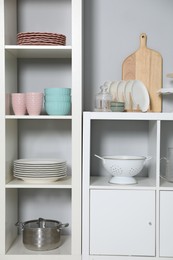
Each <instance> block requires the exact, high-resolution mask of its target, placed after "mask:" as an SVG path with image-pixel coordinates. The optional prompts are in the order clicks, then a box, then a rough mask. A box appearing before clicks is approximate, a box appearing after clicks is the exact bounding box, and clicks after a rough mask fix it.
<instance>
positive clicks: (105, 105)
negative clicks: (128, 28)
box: [95, 85, 112, 112]
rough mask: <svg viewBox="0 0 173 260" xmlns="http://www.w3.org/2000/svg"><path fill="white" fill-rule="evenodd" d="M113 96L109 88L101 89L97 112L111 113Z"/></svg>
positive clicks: (97, 99)
mask: <svg viewBox="0 0 173 260" xmlns="http://www.w3.org/2000/svg"><path fill="white" fill-rule="evenodd" d="M111 101H112V95H111V94H110V93H109V92H108V87H107V86H105V85H103V86H101V87H100V92H99V93H98V94H97V95H96V103H95V111H97V112H110V111H111V109H110V104H111Z"/></svg>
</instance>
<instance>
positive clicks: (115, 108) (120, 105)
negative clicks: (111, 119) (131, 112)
mask: <svg viewBox="0 0 173 260" xmlns="http://www.w3.org/2000/svg"><path fill="white" fill-rule="evenodd" d="M124 108H125V103H124V102H115V101H112V102H111V111H112V112H123V111H124Z"/></svg>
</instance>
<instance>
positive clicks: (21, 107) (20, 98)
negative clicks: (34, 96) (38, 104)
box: [11, 93, 26, 115]
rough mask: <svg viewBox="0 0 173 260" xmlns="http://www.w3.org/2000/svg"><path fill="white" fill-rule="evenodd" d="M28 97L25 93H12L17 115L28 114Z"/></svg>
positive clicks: (13, 106)
mask: <svg viewBox="0 0 173 260" xmlns="http://www.w3.org/2000/svg"><path fill="white" fill-rule="evenodd" d="M25 99H26V96H25V93H12V94H11V102H12V108H13V112H14V114H15V115H25V114H26V100H25Z"/></svg>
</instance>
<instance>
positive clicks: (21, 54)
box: [5, 45, 72, 58]
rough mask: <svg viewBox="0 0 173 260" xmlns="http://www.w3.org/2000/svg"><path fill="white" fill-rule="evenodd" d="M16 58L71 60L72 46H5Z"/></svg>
mask: <svg viewBox="0 0 173 260" xmlns="http://www.w3.org/2000/svg"><path fill="white" fill-rule="evenodd" d="M5 50H6V51H8V52H9V53H10V54H12V55H13V56H15V57H16V58H71V56H72V54H71V53H72V47H71V46H40V45H39V46H36V45H34V46H33V45H5Z"/></svg>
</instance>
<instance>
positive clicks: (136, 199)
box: [90, 190, 155, 256]
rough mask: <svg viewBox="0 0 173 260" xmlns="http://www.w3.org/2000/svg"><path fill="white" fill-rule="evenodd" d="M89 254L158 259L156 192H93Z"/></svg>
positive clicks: (91, 193) (91, 197)
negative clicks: (156, 252) (156, 247)
mask: <svg viewBox="0 0 173 260" xmlns="http://www.w3.org/2000/svg"><path fill="white" fill-rule="evenodd" d="M90 203H91V208H90V254H103V255H141V256H144V255H146V256H154V255H155V192H154V191H140V190H133V191H132V190H105V191H103V190H92V191H90Z"/></svg>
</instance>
